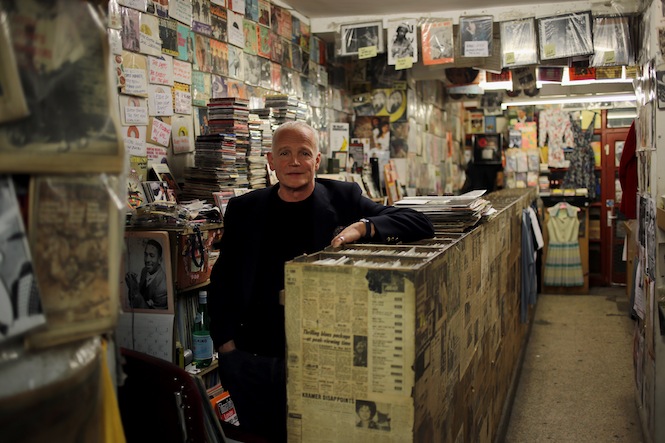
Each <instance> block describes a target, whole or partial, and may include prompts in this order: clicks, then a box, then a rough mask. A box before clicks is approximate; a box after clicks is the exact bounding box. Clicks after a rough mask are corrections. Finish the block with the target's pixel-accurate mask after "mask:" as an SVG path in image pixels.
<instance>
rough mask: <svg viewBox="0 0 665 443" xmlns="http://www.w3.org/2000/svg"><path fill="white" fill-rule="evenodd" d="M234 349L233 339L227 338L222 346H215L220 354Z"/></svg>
mask: <svg viewBox="0 0 665 443" xmlns="http://www.w3.org/2000/svg"><path fill="white" fill-rule="evenodd" d="M235 349H236V342H234V341H233V340H229V341H227V342H226V343H224V344H223V345H222V346H220V347H219V348H217V352H219V353H220V354H226V353H227V352H231V351H235Z"/></svg>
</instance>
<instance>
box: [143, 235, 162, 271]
mask: <svg viewBox="0 0 665 443" xmlns="http://www.w3.org/2000/svg"><path fill="white" fill-rule="evenodd" d="M143 263H144V265H145V268H146V270H147V271H148V273H149V274H154V273H155V272H157V270H158V269H159V268H160V266H161V265H162V245H161V244H159V242H158V241H157V240H153V239H150V240H148V241H147V242H146V244H145V250H144V251H143Z"/></svg>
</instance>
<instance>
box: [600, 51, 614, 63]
mask: <svg viewBox="0 0 665 443" xmlns="http://www.w3.org/2000/svg"><path fill="white" fill-rule="evenodd" d="M603 59H604V60H603V61H604V62H605V63H616V56H615V55H614V51H605V56H604V57H603Z"/></svg>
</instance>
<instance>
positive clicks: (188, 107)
mask: <svg viewBox="0 0 665 443" xmlns="http://www.w3.org/2000/svg"><path fill="white" fill-rule="evenodd" d="M174 93H175V112H176V113H177V114H191V113H192V93H191V92H187V91H178V90H176V91H174Z"/></svg>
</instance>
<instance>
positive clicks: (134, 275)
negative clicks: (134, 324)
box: [120, 231, 174, 314]
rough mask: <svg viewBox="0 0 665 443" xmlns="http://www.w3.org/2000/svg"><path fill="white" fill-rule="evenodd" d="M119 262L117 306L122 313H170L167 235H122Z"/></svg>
mask: <svg viewBox="0 0 665 443" xmlns="http://www.w3.org/2000/svg"><path fill="white" fill-rule="evenodd" d="M122 263H123V267H122V271H121V281H120V299H121V301H120V306H121V307H122V310H123V312H150V313H158V314H173V312H174V295H173V277H172V265H171V248H170V243H169V234H168V232H166V231H127V232H125V252H124V254H123V257H122Z"/></svg>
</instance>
